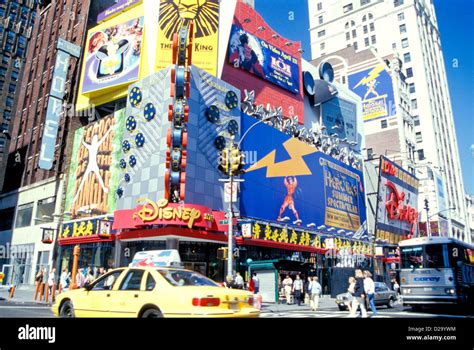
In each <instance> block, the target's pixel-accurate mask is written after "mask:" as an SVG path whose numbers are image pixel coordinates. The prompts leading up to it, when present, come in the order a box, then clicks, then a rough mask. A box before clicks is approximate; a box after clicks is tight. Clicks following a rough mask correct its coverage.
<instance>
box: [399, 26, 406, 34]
mask: <svg viewBox="0 0 474 350" xmlns="http://www.w3.org/2000/svg"><path fill="white" fill-rule="evenodd" d="M406 32H407V25H406V24H400V34H403V33H406Z"/></svg>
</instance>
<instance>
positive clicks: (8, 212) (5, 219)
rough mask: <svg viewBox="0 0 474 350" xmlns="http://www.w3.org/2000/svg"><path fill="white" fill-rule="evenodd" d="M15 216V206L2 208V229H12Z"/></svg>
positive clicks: (0, 215)
mask: <svg viewBox="0 0 474 350" xmlns="http://www.w3.org/2000/svg"><path fill="white" fill-rule="evenodd" d="M14 216H15V207H11V208H6V209H1V210H0V218H2V220H0V231H7V230H11V229H12V227H13V217H14Z"/></svg>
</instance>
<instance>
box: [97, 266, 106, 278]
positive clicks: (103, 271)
mask: <svg viewBox="0 0 474 350" xmlns="http://www.w3.org/2000/svg"><path fill="white" fill-rule="evenodd" d="M103 275H105V268H104V267H103V266H101V267H99V273H98V276H97V278H99V277H102V276H103Z"/></svg>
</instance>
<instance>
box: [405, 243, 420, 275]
mask: <svg viewBox="0 0 474 350" xmlns="http://www.w3.org/2000/svg"><path fill="white" fill-rule="evenodd" d="M401 258H402V268H404V269H413V268H415V269H421V268H423V247H422V246H414V247H404V248H402V249H401Z"/></svg>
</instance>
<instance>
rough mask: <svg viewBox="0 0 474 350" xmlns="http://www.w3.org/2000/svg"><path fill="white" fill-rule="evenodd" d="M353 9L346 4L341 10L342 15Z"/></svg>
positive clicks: (350, 5)
mask: <svg viewBox="0 0 474 350" xmlns="http://www.w3.org/2000/svg"><path fill="white" fill-rule="evenodd" d="M353 8H354V7H353V6H352V4H348V5H346V6H344V7H343V8H342V10H343V12H344V13H347V12H349V11H352V10H353Z"/></svg>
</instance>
